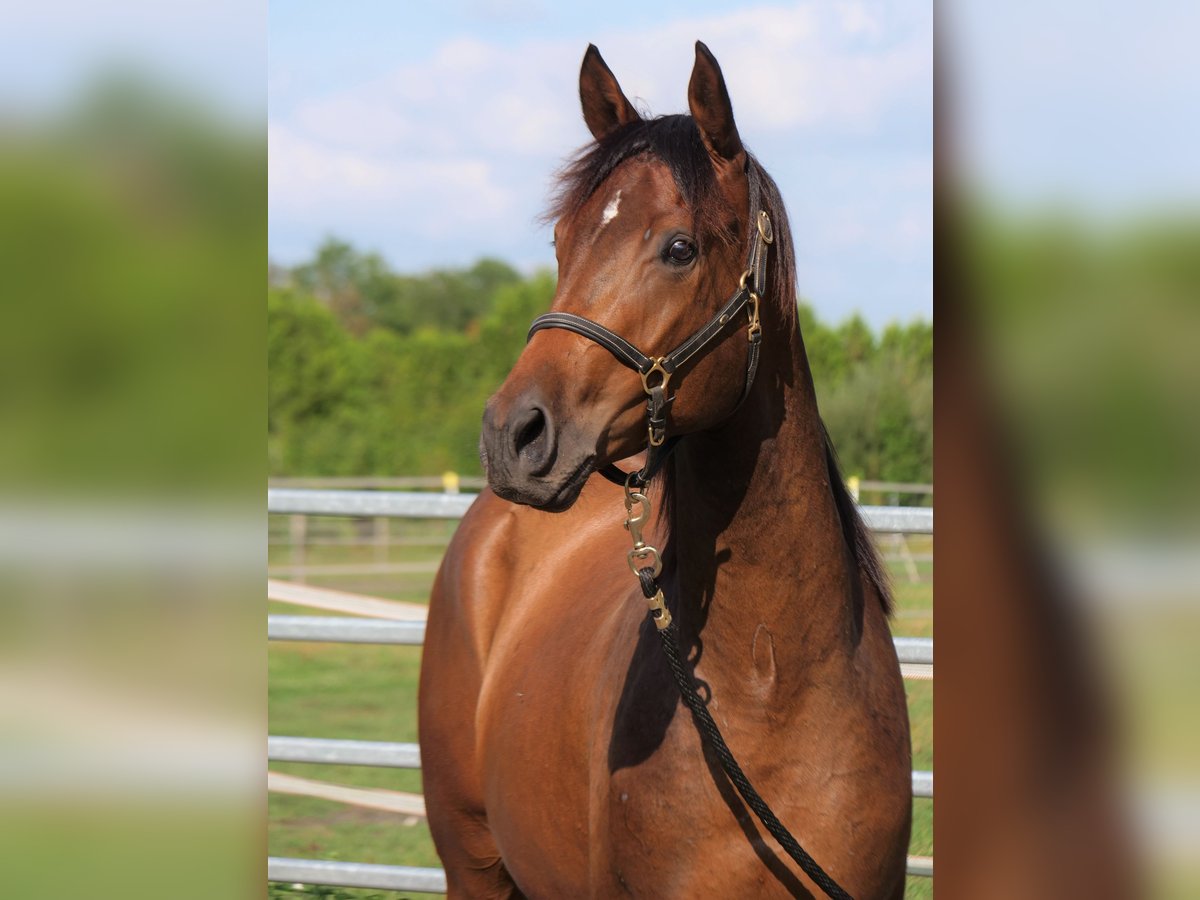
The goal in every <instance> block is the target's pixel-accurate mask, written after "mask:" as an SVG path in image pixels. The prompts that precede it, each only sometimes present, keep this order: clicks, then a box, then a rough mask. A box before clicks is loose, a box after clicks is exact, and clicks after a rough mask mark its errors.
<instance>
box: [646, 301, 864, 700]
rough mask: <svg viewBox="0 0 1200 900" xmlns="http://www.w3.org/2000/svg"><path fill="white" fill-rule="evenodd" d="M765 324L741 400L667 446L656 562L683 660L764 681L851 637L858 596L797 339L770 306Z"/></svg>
mask: <svg viewBox="0 0 1200 900" xmlns="http://www.w3.org/2000/svg"><path fill="white" fill-rule="evenodd" d="M768 316H769V320H768ZM764 330H765V332H766V333H765V334H764V350H763V364H762V367H761V370H760V372H759V374H758V378H757V379H756V382H755V385H754V388H753V390H752V392H751V394H750V396H749V397H748V398H747V400H746V402H745V404H743V406H742V408H741V409H739V410H738V412H737V413H736V414H735V415H734V416H732V417H731V418H730V419H729V420H728V421H727V422H725V423H724V424H723V425H721V426H719V427H718V428H716V429H713V430H711V431H707V432H704V433H700V434H695V435H691V436H689V437H688V438H687V439H686V440H684V441H682V442H681V443H680V445H679V447H678V449H677V450H676V453H675V458H674V460H673V464H674V470H673V473H672V478H673V483H672V486H671V490H670V495H671V496H670V499H669V514H668V521H669V529H670V538H669V541H668V543H667V550H666V555H665V563H666V564H667V565H668V566H669V567H670V568H669V569H668V577H669V578H670V581H671V583H672V585H673V587H674V588H675V590H674V593H675V604H676V609H677V610H678V611H677V613H676V615H677V618H678V619H679V623H680V631H681V638H682V639H683V640H684V641H685V642H689V643H690V646H687V647H686V648H687V649H688V650H689V651H690V655H691V657H692V658H693V660H698V658H699V656H700V655H701V651H702V650H705V649H706V648H707V653H708V655H709V657H710V659H709V660H708V662H709V663H710V664H713V663H718V661H719V662H720V663H721V664H722V665H721V667H722V668H724V667H725V666H726V665H728V666H730V667H733V668H735V669H736V670H738V671H739V672H741V673H743V674H744V673H745V671H746V670H747V667H748V666H751V667H753V666H757V667H758V668H759V669H766V670H770V671H769V672H764V674H767V675H770V677H771V678H772V679H773V678H774V675H775V668H776V666H777V665H778V666H780V667H782V666H787V667H788V668H789V669H791V670H792V671H793V672H794V671H795V670H796V668H797V667H803V666H806V665H807V664H808V663H816V662H819V661H820V660H822V659H825V658H827V657H829V656H830V655H831V654H834V653H836V652H837V650H838V649H839V647H842V648H845V649H849V648H850V647H851V646H852V645H853V644H854V643H856V642H857V640H858V637H859V635H860V634H861V629H862V615H863V602H864V600H863V591H862V584H861V579H860V576H859V571H858V562H857V559H856V556H855V553H854V548H853V547H851V546H849V545H848V542H847V538H846V534H845V531H844V529H843V522H842V520H841V518H840V515H839V511H838V502H837V499H836V497H835V494H834V488H833V484H834V482H835V481H836V480H837V479H838V478H839V476H838V475H837V473H836V472H834V471H831V466H832V465H833V463H832V461H831V459H830V456H829V451H828V448H827V443H826V436H825V430H824V427H823V425H822V424H821V421H820V418H819V416H818V413H817V403H816V397H815V394H814V391H813V384H812V376H811V374H810V372H809V368H808V362H807V359H806V357H805V354H804V346H803V341H802V339H801V337H800V335H799V333H798V332H797V331H796V329H795V328H794V326H792V325H791V323H790V322H786V323H785V321H784V317H783V316H782V315H781V314H780V312H779V310H777V309H772V310H770V312H769V313H768V312H767V311H766V310H764ZM685 385H686V382H685ZM685 646H686V645H685ZM751 657H753V659H751Z"/></svg>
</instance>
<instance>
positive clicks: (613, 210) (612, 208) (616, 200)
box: [600, 191, 621, 228]
mask: <svg viewBox="0 0 1200 900" xmlns="http://www.w3.org/2000/svg"><path fill="white" fill-rule="evenodd" d="M620 205H621V192H620V191H617V195H616V196H615V197H613V198H612V199H611V200H609V201H608V206H606V207H604V215H602V216H601V217H600V227H601V228H603V227H604V226H605V225H607V224H608V223H609V222H611V221H612V220H613V219H615V218H616V217H617V208H618V207H619V206H620Z"/></svg>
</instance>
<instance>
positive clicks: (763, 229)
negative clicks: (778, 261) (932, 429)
mask: <svg viewBox="0 0 1200 900" xmlns="http://www.w3.org/2000/svg"><path fill="white" fill-rule="evenodd" d="M755 224H757V225H758V233H759V235H760V236H761V237H762V239H763V243H766V244H771V243H774V241H775V230H774V229H773V228H772V227H771V217H770V216H768V215H767V213H766V210H762V209H760V210H759V211H758V222H757V223H755Z"/></svg>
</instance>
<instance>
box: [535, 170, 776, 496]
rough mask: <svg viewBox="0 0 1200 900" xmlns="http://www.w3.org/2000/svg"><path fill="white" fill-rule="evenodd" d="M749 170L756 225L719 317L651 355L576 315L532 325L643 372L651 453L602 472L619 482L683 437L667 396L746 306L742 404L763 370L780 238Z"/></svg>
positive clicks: (651, 470)
mask: <svg viewBox="0 0 1200 900" xmlns="http://www.w3.org/2000/svg"><path fill="white" fill-rule="evenodd" d="M747 174H748V176H749V180H750V215H751V218H752V220H753V221H754V223H755V226H756V227H755V229H754V234H753V237H752V239H751V242H750V258H749V261H748V262H747V264H746V270H745V271H744V272H743V273H742V277H741V280H740V281H739V282H738V288H737V290H736V291H735V292H734V294H733V296H732V297H730V298H729V300H728V301H727V302H726V303H725V305H724V306H722V307H721V308H720V309H719V310H717V313H716V315H714V316H713V317H712V318H711V319H709V320H708V322H707V323H705V325H704V326H703V327H701V328H700V329H699V330H698V331H696V332H695V333H694V334H693V335H692V336H691V337H689V338H688V339H687V340H686V341H684V342H683V343H682V344H680V345H679V346H678V347H676V348H675V349H674V350H672V351H671V352H670V353H668V354H667V355H666V356H647V355H646V354H644V353H642V351H640V350H639V349H638V348H637V347H635V346H633V344H631V343H629V341H627V340H625V339H624V338H623V337H621V336H620V335H618V334H616V333H614V332H612V331H609V330H608V329H607V328H605V327H604V326H603V325H599V324H597V323H595V322H593V321H592V320H591V319H585V318H584V317H583V316H577V315H575V314H574V313H563V312H551V313H547V314H546V315H544V316H538V317H537V318H536V319H534V320H533V325H531V326H530V328H529V335H528V337H527V338H526V340H528V339H529V338H532V337H533V336H534V334H536V333H537V332H539V331H541V330H543V329H546V328H563V329H566V330H567V331H573V332H575V333H576V334H579V335H583V336H584V337H585V338H588V339H589V340H592V341H595V342H596V343H597V344H599V345H600V346H601V347H603V348H605V349H606V350H608V351H609V352H610V353H611V354H612V355H613V356H615V357H616V358H617V360H618V361H619V362H621V363H623V364H625V365H626V366H628V367H629V368H631V369H633V370H634V371H635V372H637V373H638V374H639V375H641V376H642V389H643V390H644V391H645V392H646V396H647V400H646V419H647V425H646V436H647V442H648V445H649V446H648V448H647V453H646V464H645V465H644V466H643V467H642V470H641V471H640V472H633V473H629V474H626V473H625V472H623V471H621V470H620V469H618V468H617V467H616V466H615V465H612V464H609V465H607V466H605V467H604V468H602V469H600V474H601V475H603V476H604V477H605V478H607V479H608V480H609V481H611V482H613V483H614V484H619V485H624V486H630V485H632V486H633V487H645V486H646V484H647V483H648V482H649V481H650V479H651V478H652V477H653V476H654V474H655V472H657V471H658V469H659V467H660V466H661V465H662V463H663V462H664V461H665V460H666V458H667V457H668V456H669V455H670V453H671V451H672V450H673V449H674V448H675V445H676V443H678V441H679V439H680V437H681V436H679V435H677V436H674V437H671V438H669V439H668V438H667V409H668V408H669V407H670V406H671V404H672V403H673V402H674V400H675V395H674V394H672V395H670V396H668V394H667V387H668V385H669V384H670V383H671V377H672V376H673V375H674V374H675V372H676V371H677V370H678V369H679V368H680V367H681V366H684V365H686V364H687V363H688V362H689V361H690V360H691V359H692V358H693V357H695V356H697V355H698V354H699V353H701V352H702V351H704V350H706V349H707V348H708V347H709V346H710V345H711V344H712V343H713V342H714V341H716V340H717V338H719V337H721V336H722V335H723V334H724V333H725V332H726V331H727V330H728V328H729V325H730V323H731V322H733V321H734V320H735V318H736V316H737V315H738V314H739V313H740V312H741V311H742V309H744V308H745V309H747V310H748V316H749V319H748V324H747V330H746V337H747V338H748V339H749V343H750V349H749V351H748V352H747V358H746V382H745V386H744V387H743V388H742V396H741V399H739V400H738V407H740V406H741V405H742V403H743V402H745V400H746V397H747V396H749V394H750V388H751V386H752V385H753V384H754V375H755V372H757V371H758V355H759V348H760V346H761V344H762V325H761V324H760V323H759V319H758V307H759V302H760V299H761V295H762V292H763V290H764V289H765V286H766V272H767V247H768V245H770V244H771V243H772V241H774V239H775V236H774V233H773V231H772V228H771V218H770V216H768V215H767V213H766V212H765V211H764V210H762V209H758V210H757V214H756V212H755V210H756V209H757V207H758V206H759V185H758V178H757V173H756V172H755V171H754V169H753V168H751V169H750V170H749V172H748V173H747ZM736 408H737V407H735V410H736Z"/></svg>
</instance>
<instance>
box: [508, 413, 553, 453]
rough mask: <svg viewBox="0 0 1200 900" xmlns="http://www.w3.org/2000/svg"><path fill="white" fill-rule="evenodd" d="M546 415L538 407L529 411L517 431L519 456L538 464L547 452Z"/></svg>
mask: <svg viewBox="0 0 1200 900" xmlns="http://www.w3.org/2000/svg"><path fill="white" fill-rule="evenodd" d="M545 445H546V415H545V413H543V412H542V411H541V410H540V409H538V408H537V407H534V408H533V409H531V410H530V411H529V414H528V416H527V417H526V419H525V421H524V422H523V423H522V424H521V426H520V428H519V430H518V431H517V438H516V444H515V446H516V450H517V453H518V455H520V456H523V457H525V458H526V459H528V460H530V461H533V462H536V461H538V460H540V459H541V458H542V457H543V456H544V455H545V452H546V446H545Z"/></svg>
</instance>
